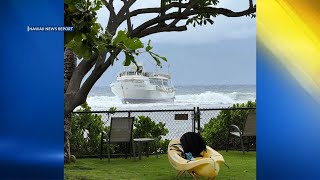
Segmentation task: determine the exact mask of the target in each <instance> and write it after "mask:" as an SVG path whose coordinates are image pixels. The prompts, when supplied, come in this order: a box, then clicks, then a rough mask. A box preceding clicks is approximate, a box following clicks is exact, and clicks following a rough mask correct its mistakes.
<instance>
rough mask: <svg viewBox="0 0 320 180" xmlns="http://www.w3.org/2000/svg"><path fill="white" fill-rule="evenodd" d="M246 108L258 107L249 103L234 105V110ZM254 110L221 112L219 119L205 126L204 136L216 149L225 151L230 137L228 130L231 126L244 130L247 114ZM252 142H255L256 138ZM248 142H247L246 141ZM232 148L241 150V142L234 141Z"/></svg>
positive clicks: (214, 118) (214, 119)
mask: <svg viewBox="0 0 320 180" xmlns="http://www.w3.org/2000/svg"><path fill="white" fill-rule="evenodd" d="M244 107H256V103H255V102H251V101H248V102H247V103H243V104H234V105H233V107H232V108H244ZM249 111H253V110H241V109H237V110H221V111H220V113H219V115H218V116H217V117H213V118H211V120H210V121H209V122H208V123H207V124H205V125H204V129H203V131H202V136H203V137H204V139H205V140H206V142H207V143H208V145H210V146H211V147H212V148H214V149H224V148H225V147H226V141H227V137H228V130H229V126H230V125H231V124H235V125H237V126H238V127H239V128H240V129H243V127H244V122H245V119H246V117H247V113H248V112H249ZM250 141H254V144H255V137H254V138H251V139H250ZM244 142H246V141H244ZM229 147H230V148H239V147H241V146H240V142H239V141H232V142H231V143H230V146H229Z"/></svg>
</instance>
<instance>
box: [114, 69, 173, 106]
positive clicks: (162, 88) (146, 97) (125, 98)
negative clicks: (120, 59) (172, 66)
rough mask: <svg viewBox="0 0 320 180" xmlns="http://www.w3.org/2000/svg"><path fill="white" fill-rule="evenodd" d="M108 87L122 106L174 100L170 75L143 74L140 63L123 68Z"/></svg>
mask: <svg viewBox="0 0 320 180" xmlns="http://www.w3.org/2000/svg"><path fill="white" fill-rule="evenodd" d="M137 68H139V70H137ZM110 87H111V91H112V92H113V93H114V94H115V95H116V96H117V97H119V98H121V101H122V102H123V103H124V104H127V103H132V104H137V103H157V102H173V101H174V98H175V88H174V86H173V85H172V80H171V76H170V74H167V73H157V72H145V71H144V67H143V65H142V64H141V63H138V66H136V65H135V64H130V65H129V66H124V70H123V71H122V72H120V73H119V74H118V77H117V80H116V81H114V82H112V83H111V84H110Z"/></svg>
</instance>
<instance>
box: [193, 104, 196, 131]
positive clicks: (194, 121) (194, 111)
mask: <svg viewBox="0 0 320 180" xmlns="http://www.w3.org/2000/svg"><path fill="white" fill-rule="evenodd" d="M196 120H197V113H196V107H193V120H192V132H196Z"/></svg>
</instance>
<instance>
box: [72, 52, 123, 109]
mask: <svg viewBox="0 0 320 180" xmlns="http://www.w3.org/2000/svg"><path fill="white" fill-rule="evenodd" d="M114 53H115V56H110V57H109V58H108V59H107V60H106V62H105V63H104V64H102V65H101V66H99V67H95V68H94V70H93V71H92V73H91V74H90V76H89V77H88V78H87V79H86V80H85V82H84V83H83V85H82V86H81V88H80V89H79V91H78V92H77V94H76V95H75V97H74V98H75V99H76V100H79V101H78V102H77V103H78V104H82V103H84V102H85V100H86V99H87V96H88V94H89V92H90V90H91V88H92V87H93V85H94V84H95V83H96V81H97V80H98V79H99V78H100V77H101V76H102V74H103V73H104V72H105V71H106V70H107V69H108V68H109V67H110V65H111V64H112V62H113V61H114V58H115V57H116V56H117V55H118V54H119V53H120V51H119V50H117V51H116V52H114ZM99 58H105V56H103V55H100V56H99Z"/></svg>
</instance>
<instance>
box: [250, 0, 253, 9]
mask: <svg viewBox="0 0 320 180" xmlns="http://www.w3.org/2000/svg"><path fill="white" fill-rule="evenodd" d="M250 8H253V3H252V0H249V9H250Z"/></svg>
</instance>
